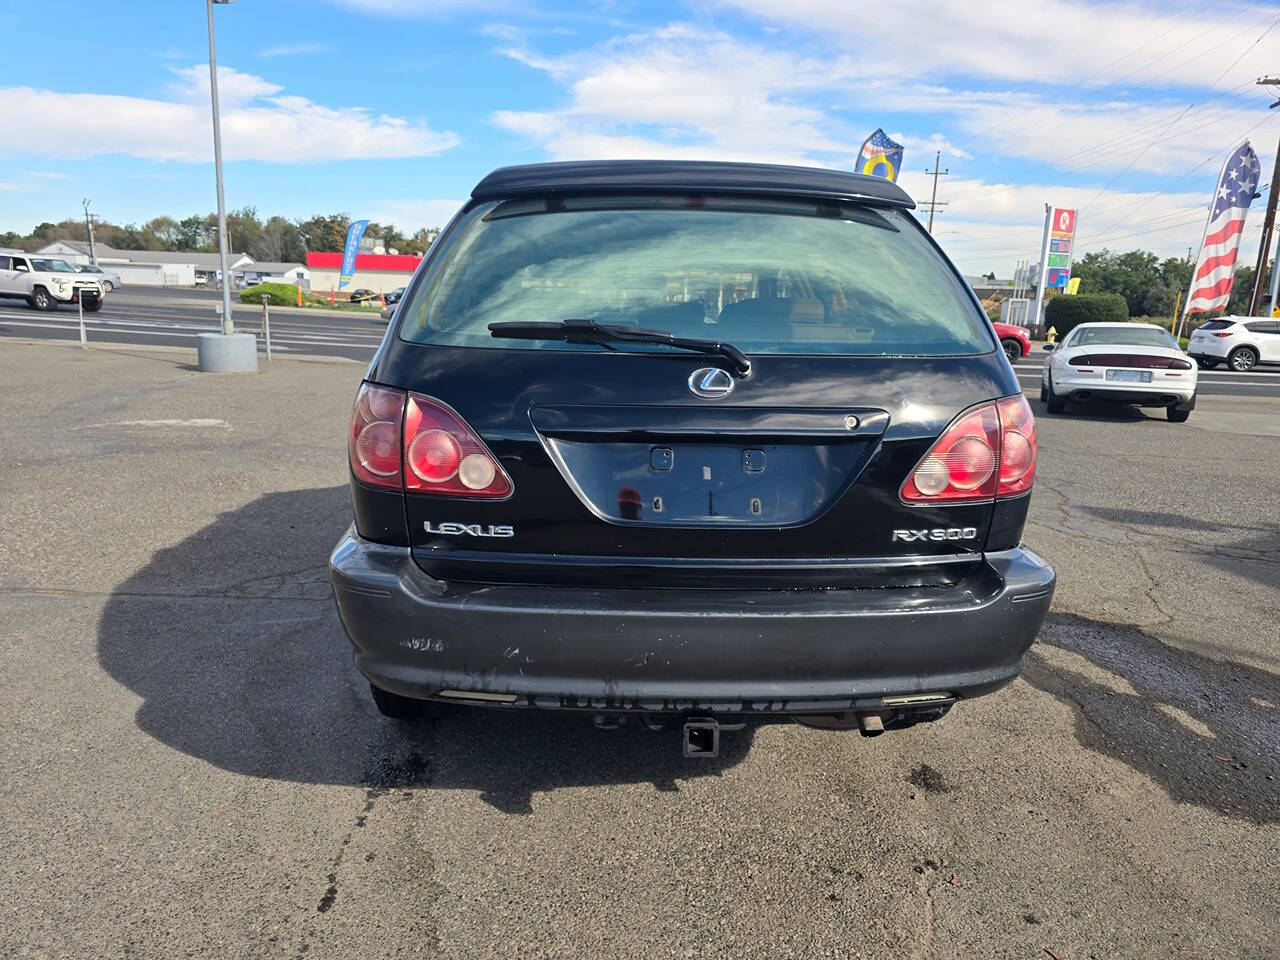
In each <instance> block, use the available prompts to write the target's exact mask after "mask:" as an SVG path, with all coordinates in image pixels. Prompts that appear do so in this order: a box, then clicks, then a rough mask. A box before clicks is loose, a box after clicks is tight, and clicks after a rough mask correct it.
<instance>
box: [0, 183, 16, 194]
mask: <svg viewBox="0 0 1280 960" xmlns="http://www.w3.org/2000/svg"><path fill="white" fill-rule="evenodd" d="M17 189H18V185H17V184H16V183H7V182H5V181H0V191H3V192H13V191H15V190H17Z"/></svg>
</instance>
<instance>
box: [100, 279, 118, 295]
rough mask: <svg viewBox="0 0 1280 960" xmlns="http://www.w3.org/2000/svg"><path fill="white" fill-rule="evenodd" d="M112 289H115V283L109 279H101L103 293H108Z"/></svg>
mask: <svg viewBox="0 0 1280 960" xmlns="http://www.w3.org/2000/svg"><path fill="white" fill-rule="evenodd" d="M114 289H115V285H114V284H113V283H112V282H111V281H110V280H103V281H102V292H103V293H110V292H111V291H112V290H114Z"/></svg>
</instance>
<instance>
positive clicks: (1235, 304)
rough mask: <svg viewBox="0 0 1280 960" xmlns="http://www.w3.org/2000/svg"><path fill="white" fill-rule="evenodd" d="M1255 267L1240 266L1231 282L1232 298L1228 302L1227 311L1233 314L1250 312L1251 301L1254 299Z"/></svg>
mask: <svg viewBox="0 0 1280 960" xmlns="http://www.w3.org/2000/svg"><path fill="white" fill-rule="evenodd" d="M1255 275H1256V274H1255V272H1254V269H1253V267H1238V268H1236V272H1235V280H1234V281H1233V282H1232V284H1231V299H1230V300H1229V301H1228V302H1227V313H1228V314H1229V315H1232V316H1243V315H1247V314H1248V313H1249V301H1250V300H1252V299H1253V278H1254V276H1255Z"/></svg>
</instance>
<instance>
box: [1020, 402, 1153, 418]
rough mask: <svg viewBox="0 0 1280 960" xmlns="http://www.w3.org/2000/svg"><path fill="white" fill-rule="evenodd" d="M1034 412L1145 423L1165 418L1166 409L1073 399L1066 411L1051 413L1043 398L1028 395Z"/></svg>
mask: <svg viewBox="0 0 1280 960" xmlns="http://www.w3.org/2000/svg"><path fill="white" fill-rule="evenodd" d="M1027 401H1028V402H1029V403H1030V404H1031V409H1032V412H1033V413H1035V415H1036V419H1041V418H1043V419H1058V420H1087V421H1090V422H1092V423H1143V422H1145V421H1147V420H1164V419H1165V415H1164V410H1163V408H1160V407H1147V408H1143V407H1133V406H1129V405H1127V404H1123V403H1080V402H1077V401H1072V402H1071V403H1069V404H1067V409H1066V412H1065V413H1050V412H1049V408H1048V406H1047V405H1046V404H1045V403H1044V401H1043V400H1037V399H1035V398H1033V397H1028V398H1027Z"/></svg>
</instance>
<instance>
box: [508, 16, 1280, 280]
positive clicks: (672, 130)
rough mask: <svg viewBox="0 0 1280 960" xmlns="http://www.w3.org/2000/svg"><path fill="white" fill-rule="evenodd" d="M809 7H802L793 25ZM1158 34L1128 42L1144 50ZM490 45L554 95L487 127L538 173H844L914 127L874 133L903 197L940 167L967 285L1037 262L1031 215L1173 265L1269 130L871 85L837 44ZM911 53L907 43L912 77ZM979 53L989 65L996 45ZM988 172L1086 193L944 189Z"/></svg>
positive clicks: (704, 38)
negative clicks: (1016, 173) (896, 149)
mask: <svg viewBox="0 0 1280 960" xmlns="http://www.w3.org/2000/svg"><path fill="white" fill-rule="evenodd" d="M816 3H817V0H802V2H801V3H800V7H802V8H813V7H814V6H815V4H816ZM818 5H820V4H818ZM824 9H825V8H824ZM1278 15H1280V14H1278ZM859 22H861V20H860V21H859ZM1159 29H1161V28H1160V27H1157V28H1156V33H1155V34H1151V33H1150V31H1148V32H1147V33H1144V34H1143V35H1155V36H1158V35H1159ZM495 36H496V37H497V38H498V39H499V40H500V41H502V42H505V43H506V44H507V45H506V47H505V49H504V50H503V53H504V54H505V55H507V56H509V57H511V58H512V59H514V60H517V61H518V62H520V63H523V64H525V65H527V66H529V67H530V68H532V69H536V70H538V71H541V72H543V73H545V74H546V75H547V76H549V77H550V78H552V79H553V80H554V81H556V82H557V83H558V84H559V85H560V86H561V87H562V88H563V90H564V100H563V102H561V103H560V104H558V105H556V106H554V107H552V108H549V109H542V110H527V111H497V112H495V113H494V114H492V119H493V121H494V122H495V123H496V124H497V125H499V126H500V127H502V128H503V129H505V130H508V131H510V132H511V133H514V134H517V135H519V136H520V137H521V138H523V139H526V140H528V141H529V142H531V143H532V144H534V145H536V146H538V147H540V148H541V149H542V150H544V151H546V153H548V154H549V155H550V156H551V157H552V158H554V159H577V158H591V157H598V158H619V157H663V158H684V159H739V160H762V161H772V162H782V163H803V164H818V165H823V166H832V167H838V168H844V169H850V168H851V167H852V164H853V157H854V155H855V153H856V151H857V149H858V147H859V146H860V144H861V143H862V140H863V139H864V138H865V136H866V134H867V133H868V132H869V131H870V130H871V129H872V128H874V127H875V126H876V125H877V123H878V122H879V121H878V117H879V116H880V115H883V113H884V111H885V110H886V108H887V109H889V110H892V111H893V112H894V113H895V114H896V115H897V116H898V117H901V116H902V115H903V114H907V115H912V114H914V115H916V116H918V117H919V120H920V127H917V128H915V129H914V130H913V129H911V128H910V127H909V126H907V125H906V124H901V123H900V124H899V125H897V126H895V127H893V128H890V129H889V131H888V132H889V133H890V135H891V136H892V137H894V138H895V139H897V140H898V141H899V142H901V143H903V144H904V145H906V147H907V149H908V157H907V162H908V168H907V169H908V170H909V171H915V172H914V173H904V176H903V185H904V186H905V187H906V189H907V190H908V192H910V193H911V194H912V195H913V196H915V197H917V198H927V197H928V196H929V189H930V187H931V185H932V184H931V182H930V179H929V178H928V177H926V176H924V174H923V170H924V169H925V167H926V166H928V165H931V162H932V160H933V156H932V154H933V152H934V151H935V150H940V151H942V153H943V157H944V161H943V162H944V164H947V163H950V164H951V165H952V167H953V174H952V176H950V177H948V178H946V179H945V180H944V181H943V182H942V184H941V185H940V190H939V199H940V200H945V201H948V203H949V206H947V207H946V208H944V212H943V213H942V214H941V215H940V216H939V217H938V224H937V227H936V229H937V230H938V231H939V234H938V235H939V237H940V239H942V240H943V242H944V244H945V245H946V246H947V247H948V249H949V250H950V251H952V252H953V253H954V254H955V255H956V256H957V257H958V258H960V259H961V261H962V264H963V265H964V266H966V268H967V269H974V270H977V269H979V268H980V269H982V270H983V271H985V270H987V269H990V268H991V266H992V265H993V264H995V265H997V266H998V265H999V264H1006V265H1007V266H1008V268H1009V269H1011V268H1012V264H1013V263H1014V262H1015V261H1016V260H1017V259H1019V258H1022V257H1025V256H1033V255H1035V254H1036V253H1037V252H1038V244H1039V238H1040V225H1041V222H1042V221H1041V217H1042V213H1041V211H1042V209H1043V203H1044V202H1046V201H1049V202H1053V203H1057V204H1059V205H1063V206H1074V207H1079V208H1083V209H1084V213H1083V215H1082V219H1081V244H1082V247H1081V248H1082V249H1092V248H1093V247H1094V246H1098V247H1100V246H1104V245H1110V246H1112V247H1117V246H1118V247H1123V248H1125V249H1129V248H1132V247H1138V246H1141V247H1144V248H1148V249H1155V250H1157V251H1158V252H1161V253H1162V254H1165V255H1171V254H1174V253H1185V250H1186V247H1187V245H1188V244H1191V245H1194V244H1195V243H1196V242H1197V241H1198V240H1199V229H1200V226H1199V223H1200V222H1201V221H1200V217H1201V216H1202V215H1203V200H1204V196H1207V194H1208V191H1209V190H1210V188H1211V185H1212V183H1213V180H1214V177H1215V176H1216V174H1217V171H1218V165H1219V164H1220V162H1221V158H1222V156H1223V155H1225V152H1226V151H1227V149H1228V148H1229V147H1231V146H1233V145H1234V144H1235V143H1237V142H1238V141H1239V139H1240V138H1241V136H1242V135H1244V133H1245V132H1246V131H1249V130H1250V129H1251V128H1254V127H1256V126H1258V125H1259V123H1260V122H1261V123H1267V122H1273V121H1274V119H1275V117H1276V116H1277V113H1267V112H1266V110H1265V105H1266V102H1267V101H1266V100H1264V99H1263V97H1262V95H1261V94H1259V93H1258V92H1257V91H1256V90H1254V89H1253V84H1252V81H1249V83H1248V84H1247V86H1248V88H1249V89H1248V90H1247V92H1224V91H1217V92H1213V91H1206V92H1205V93H1204V94H1202V95H1201V96H1200V98H1199V99H1198V100H1197V101H1196V105H1194V106H1191V107H1188V101H1189V100H1190V99H1192V98H1191V97H1189V96H1188V95H1187V94H1186V93H1185V92H1184V93H1182V94H1181V95H1179V96H1177V97H1174V96H1173V95H1169V96H1164V97H1160V96H1151V95H1142V94H1139V95H1136V96H1133V97H1129V96H1125V95H1113V96H1112V97H1111V98H1109V99H1108V98H1103V99H1097V100H1092V101H1091V100H1090V99H1089V97H1090V94H1089V93H1088V92H1087V91H1081V90H1079V89H1077V90H1075V91H1073V92H1072V95H1070V96H1068V95H1065V94H1064V95H1061V96H1058V95H1055V94H1054V93H1053V92H1052V91H1050V90H1047V89H1046V88H1045V87H1044V85H1043V84H1040V83H1036V82H1031V81H1028V82H1027V83H1025V84H1019V85H1018V88H1015V89H1014V90H1012V91H1009V90H994V91H993V90H987V89H981V84H968V83H960V84H958V85H956V86H954V87H953V86H948V85H947V82H946V81H945V80H944V78H943V76H942V75H941V74H940V75H938V76H936V77H930V78H929V79H927V80H925V79H921V78H916V77H912V76H911V75H910V72H909V71H904V70H903V69H901V66H902V65H901V64H899V65H898V68H897V70H896V73H895V72H892V71H891V72H889V73H888V74H883V73H880V72H878V71H880V70H881V67H880V65H878V64H877V62H876V61H875V60H874V59H870V58H864V57H862V56H861V55H860V53H859V52H858V51H857V49H856V44H854V43H853V42H852V41H850V42H848V43H846V42H845V39H844V38H843V37H840V38H838V39H839V42H838V43H837V44H834V45H833V46H838V47H841V49H840V50H839V51H837V52H831V53H828V54H826V55H820V54H815V53H812V52H806V53H800V52H797V51H796V50H795V48H794V45H792V46H788V45H787V44H786V43H784V42H782V41H781V40H778V41H776V42H775V41H773V40H770V41H769V42H768V45H766V44H765V43H764V42H761V43H753V42H747V41H744V40H741V39H738V38H735V37H732V36H729V35H727V34H724V33H721V32H715V31H707V30H703V29H700V28H696V27H692V26H689V25H684V24H673V25H669V26H666V27H663V28H659V29H654V30H652V31H649V32H642V33H633V34H630V35H628V36H625V37H619V38H616V39H614V40H612V41H610V42H608V43H605V44H601V45H599V46H596V47H592V48H588V49H585V50H580V51H576V52H572V53H569V54H562V55H556V56H548V55H545V54H542V53H540V52H538V51H536V50H533V49H530V48H528V47H527V46H524V45H522V43H521V35H519V34H515V33H511V32H509V31H504V32H501V33H497V34H495ZM1019 36H1020V34H1019ZM1276 40H1277V43H1278V44H1280V31H1277V37H1276ZM921 49H925V47H923V46H921V45H919V44H916V43H915V42H914V41H913V43H912V50H911V55H912V57H913V61H914V62H916V63H918V62H920V59H919V58H920V50H921ZM987 52H988V53H989V54H991V55H992V56H998V55H999V45H998V43H997V44H996V45H995V46H994V48H992V47H988V48H987ZM1036 69H1038V68H1036ZM1220 69H1221V68H1220V67H1219V70H1220ZM885 76H887V77H888V79H886V78H885ZM1185 79H1188V80H1190V79H1192V78H1191V77H1190V75H1188V76H1187V77H1186V78H1185ZM1204 79H1205V82H1207V81H1208V80H1211V79H1212V76H1209V77H1207V78H1204ZM975 87H977V89H974V88H975ZM1019 88H1020V89H1019ZM1278 113H1280V112H1278ZM902 127H906V129H902ZM921 128H923V129H921ZM1272 135H1273V132H1272V130H1271V129H1270V128H1265V127H1264V128H1262V129H1260V130H1257V131H1256V132H1254V133H1252V134H1251V136H1252V137H1253V139H1254V143H1255V145H1256V146H1262V145H1266V144H1269V143H1270V142H1271V140H1270V138H1271V136H1272ZM986 157H993V158H998V159H1001V160H1005V161H1007V160H1008V159H1009V158H1016V159H1026V160H1034V161H1038V162H1040V163H1043V164H1046V165H1048V166H1050V167H1055V168H1058V169H1061V170H1064V171H1071V172H1072V176H1071V177H1070V178H1069V179H1070V180H1071V181H1072V182H1079V180H1080V179H1081V175H1082V174H1083V175H1084V178H1085V179H1086V180H1087V181H1092V184H1091V185H1086V186H1077V187H1068V188H1063V187H1055V186H1052V184H1051V181H1050V182H1046V183H1044V184H1043V185H1041V184H995V183H984V182H982V181H981V180H975V179H969V180H964V179H960V178H961V176H968V177H970V178H972V177H973V176H974V173H975V172H978V173H979V175H980V172H981V171H982V170H983V169H984V163H983V160H984V158H986ZM1264 159H1267V158H1266V157H1264ZM1125 174H1128V175H1129V176H1128V177H1127V178H1126V179H1123V180H1122V179H1121V177H1123V176H1124V175H1125ZM1144 177H1145V180H1146V181H1147V184H1149V186H1147V185H1145V184H1144V187H1143V188H1142V189H1141V190H1140V191H1138V192H1133V191H1132V190H1129V191H1125V190H1121V189H1117V188H1116V187H1113V186H1112V185H1111V184H1112V181H1113V180H1114V181H1116V182H1117V183H1120V184H1122V185H1123V186H1126V187H1128V186H1131V185H1132V184H1133V183H1135V182H1142V179H1143V178H1144ZM1197 190H1203V191H1204V193H1203V195H1202V194H1201V193H1197V192H1195V191H1197ZM1165 191H1168V192H1167V193H1166V192H1165ZM1256 219H1260V216H1258V217H1257V218H1256ZM993 258H994V259H993Z"/></svg>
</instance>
